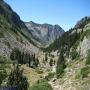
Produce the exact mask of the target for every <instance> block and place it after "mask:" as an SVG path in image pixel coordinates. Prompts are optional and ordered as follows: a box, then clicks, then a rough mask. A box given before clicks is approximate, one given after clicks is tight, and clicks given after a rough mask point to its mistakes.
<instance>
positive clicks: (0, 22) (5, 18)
mask: <svg viewBox="0 0 90 90" xmlns="http://www.w3.org/2000/svg"><path fill="white" fill-rule="evenodd" d="M28 34H29V37H28ZM14 48H18V49H20V50H22V51H27V52H29V53H37V52H38V48H37V47H36V46H34V43H33V41H32V40H31V38H30V31H29V30H28V29H27V27H26V26H25V24H24V22H23V21H21V20H20V17H19V16H18V15H17V14H16V13H15V12H14V11H13V10H12V9H11V7H10V6H9V5H8V4H6V3H5V2H4V1H3V0H0V54H4V55H10V52H11V51H12V49H14Z"/></svg>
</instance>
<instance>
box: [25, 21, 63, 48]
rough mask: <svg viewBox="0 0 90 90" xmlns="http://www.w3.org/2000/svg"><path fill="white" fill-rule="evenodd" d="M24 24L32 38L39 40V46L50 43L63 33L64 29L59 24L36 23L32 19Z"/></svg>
mask: <svg viewBox="0 0 90 90" xmlns="http://www.w3.org/2000/svg"><path fill="white" fill-rule="evenodd" d="M25 24H26V26H27V28H28V29H29V30H30V32H31V33H32V37H33V39H34V40H35V41H36V42H39V43H40V44H41V46H45V45H49V44H51V43H52V42H54V40H55V39H57V38H59V37H60V36H62V34H63V33H64V30H63V29H62V28H61V27H60V26H59V25H51V24H37V23H35V22H33V21H30V22H26V23H25Z"/></svg>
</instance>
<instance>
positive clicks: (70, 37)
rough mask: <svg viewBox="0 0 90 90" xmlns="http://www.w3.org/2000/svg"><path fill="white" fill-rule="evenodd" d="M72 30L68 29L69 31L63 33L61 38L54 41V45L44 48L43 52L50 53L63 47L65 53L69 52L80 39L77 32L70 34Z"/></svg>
mask: <svg viewBox="0 0 90 90" xmlns="http://www.w3.org/2000/svg"><path fill="white" fill-rule="evenodd" d="M72 30H73V29H70V30H69V31H67V32H65V33H64V34H63V35H62V36H61V37H59V38H58V39H56V40H55V41H54V43H52V44H50V46H49V47H47V48H44V49H43V50H44V51H48V52H50V51H52V50H57V49H61V48H62V47H64V49H65V51H69V50H70V48H71V47H72V46H73V45H74V44H75V43H76V42H77V40H79V39H80V33H77V30H76V31H75V32H74V33H72V34H71V32H72Z"/></svg>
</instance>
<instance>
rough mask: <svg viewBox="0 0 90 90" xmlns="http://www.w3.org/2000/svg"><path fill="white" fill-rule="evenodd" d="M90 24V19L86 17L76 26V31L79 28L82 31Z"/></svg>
mask: <svg viewBox="0 0 90 90" xmlns="http://www.w3.org/2000/svg"><path fill="white" fill-rule="evenodd" d="M89 22H90V17H87V16H85V17H84V18H82V19H81V20H80V21H78V22H77V24H76V25H75V29H77V28H81V29H82V28H84V26H85V25H86V24H88V23H89Z"/></svg>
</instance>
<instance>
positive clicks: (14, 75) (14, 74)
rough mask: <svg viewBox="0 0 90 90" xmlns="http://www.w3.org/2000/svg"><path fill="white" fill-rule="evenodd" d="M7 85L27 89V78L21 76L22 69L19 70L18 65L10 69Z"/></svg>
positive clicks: (21, 89) (20, 89)
mask: <svg viewBox="0 0 90 90" xmlns="http://www.w3.org/2000/svg"><path fill="white" fill-rule="evenodd" d="M7 85H8V86H9V87H17V88H18V90H28V81H27V78H26V77H25V76H23V70H20V68H19V65H16V66H15V68H14V70H12V71H11V73H10V75H9V77H8V83H7Z"/></svg>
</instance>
